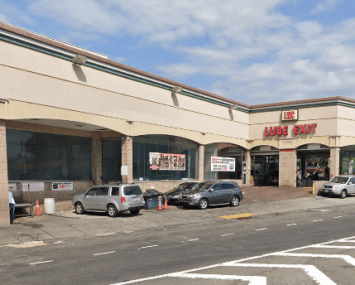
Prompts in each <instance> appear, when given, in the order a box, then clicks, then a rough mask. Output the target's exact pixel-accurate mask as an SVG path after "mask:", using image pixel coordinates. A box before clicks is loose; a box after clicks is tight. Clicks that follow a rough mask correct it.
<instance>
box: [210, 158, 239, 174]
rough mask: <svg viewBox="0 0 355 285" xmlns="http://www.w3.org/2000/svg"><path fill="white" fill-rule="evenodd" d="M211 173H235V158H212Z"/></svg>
mask: <svg viewBox="0 0 355 285" xmlns="http://www.w3.org/2000/svg"><path fill="white" fill-rule="evenodd" d="M211 171H223V172H224V171H226V172H235V158H232V157H219V156H212V157H211Z"/></svg>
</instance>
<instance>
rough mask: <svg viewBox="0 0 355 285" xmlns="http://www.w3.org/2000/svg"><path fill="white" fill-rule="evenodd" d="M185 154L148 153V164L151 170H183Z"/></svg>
mask: <svg viewBox="0 0 355 285" xmlns="http://www.w3.org/2000/svg"><path fill="white" fill-rule="evenodd" d="M185 159H186V156H185V154H174V153H160V152H150V153H149V164H150V169H152V170H180V171H182V170H185V167H186V166H185V162H186V160H185Z"/></svg>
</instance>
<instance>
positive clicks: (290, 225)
mask: <svg viewBox="0 0 355 285" xmlns="http://www.w3.org/2000/svg"><path fill="white" fill-rule="evenodd" d="M287 226H288V227H292V226H297V224H287Z"/></svg>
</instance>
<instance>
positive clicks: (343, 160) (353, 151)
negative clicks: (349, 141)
mask: <svg viewBox="0 0 355 285" xmlns="http://www.w3.org/2000/svg"><path fill="white" fill-rule="evenodd" d="M354 161H355V145H351V146H346V147H342V148H341V149H340V169H339V173H340V174H351V175H352V174H354V173H355V172H354Z"/></svg>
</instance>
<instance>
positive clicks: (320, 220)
mask: <svg viewBox="0 0 355 285" xmlns="http://www.w3.org/2000/svg"><path fill="white" fill-rule="evenodd" d="M322 221H323V219H319V220H313V222H322Z"/></svg>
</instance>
